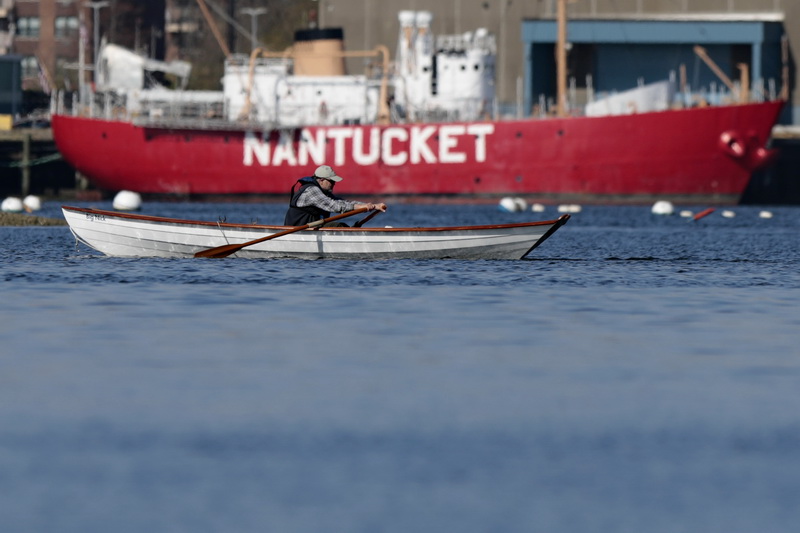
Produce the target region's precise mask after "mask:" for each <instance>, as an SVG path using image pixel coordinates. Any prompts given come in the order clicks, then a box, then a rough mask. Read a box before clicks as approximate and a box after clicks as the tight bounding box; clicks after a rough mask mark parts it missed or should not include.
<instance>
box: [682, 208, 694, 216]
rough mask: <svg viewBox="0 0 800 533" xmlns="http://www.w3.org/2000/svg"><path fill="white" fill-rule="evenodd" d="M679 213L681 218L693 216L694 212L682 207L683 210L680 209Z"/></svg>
mask: <svg viewBox="0 0 800 533" xmlns="http://www.w3.org/2000/svg"><path fill="white" fill-rule="evenodd" d="M679 214H680V216H682V217H683V218H692V217H693V216H694V213H692V212H691V211H689V210H688V209H684V210H683V211H681V212H680V213H679Z"/></svg>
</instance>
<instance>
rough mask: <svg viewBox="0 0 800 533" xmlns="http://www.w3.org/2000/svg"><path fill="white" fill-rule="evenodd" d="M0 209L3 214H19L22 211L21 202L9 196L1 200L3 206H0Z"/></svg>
mask: <svg viewBox="0 0 800 533" xmlns="http://www.w3.org/2000/svg"><path fill="white" fill-rule="evenodd" d="M0 209H2V210H3V212H5V213H21V212H22V209H23V205H22V200H20V199H19V198H17V197H16V196H9V197H8V198H6V199H5V200H3V204H2V206H0Z"/></svg>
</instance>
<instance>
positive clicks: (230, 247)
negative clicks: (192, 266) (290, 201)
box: [194, 207, 369, 258]
mask: <svg viewBox="0 0 800 533" xmlns="http://www.w3.org/2000/svg"><path fill="white" fill-rule="evenodd" d="M364 211H369V209H367V208H366V207H362V208H360V209H353V210H352V211H348V212H346V213H341V214H339V215H336V216H332V217H329V218H323V219H322V220H315V221H314V222H310V223H308V224H305V225H303V226H296V227H294V228H290V229H287V230H284V231H279V232H278V233H273V234H272V235H267V236H266V237H261V238H259V239H255V240H252V241H247V242H243V243H242V244H224V245H222V246H217V247H216V248H209V249H208V250H201V251H199V252H197V253H196V254H194V256H195V257H215V258H221V257H228V256H229V255H231V254H233V253H236V252H238V251H239V250H241V249H242V248H247V247H248V246H252V245H254V244H258V243H260V242H264V241H268V240H270V239H276V238H278V237H283V236H284V235H289V234H290V233H295V232H297V231H303V230H304V229H308V228H315V227H317V226H322V225H325V224H327V223H329V222H333V221H335V220H339V219H342V218H347V217H351V216H353V215H357V214H359V213H363V212H364Z"/></svg>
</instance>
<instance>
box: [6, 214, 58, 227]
mask: <svg viewBox="0 0 800 533" xmlns="http://www.w3.org/2000/svg"><path fill="white" fill-rule="evenodd" d="M66 225H67V221H66V220H64V219H60V218H49V217H40V216H36V215H28V214H25V213H2V212H0V226H66Z"/></svg>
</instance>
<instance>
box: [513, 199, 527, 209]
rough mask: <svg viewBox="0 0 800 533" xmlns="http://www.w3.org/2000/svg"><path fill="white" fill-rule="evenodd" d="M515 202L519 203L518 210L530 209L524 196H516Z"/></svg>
mask: <svg viewBox="0 0 800 533" xmlns="http://www.w3.org/2000/svg"><path fill="white" fill-rule="evenodd" d="M514 203H515V204H517V211H527V210H528V202H526V201H525V200H524V199H523V198H514Z"/></svg>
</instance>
